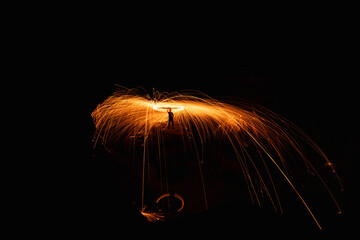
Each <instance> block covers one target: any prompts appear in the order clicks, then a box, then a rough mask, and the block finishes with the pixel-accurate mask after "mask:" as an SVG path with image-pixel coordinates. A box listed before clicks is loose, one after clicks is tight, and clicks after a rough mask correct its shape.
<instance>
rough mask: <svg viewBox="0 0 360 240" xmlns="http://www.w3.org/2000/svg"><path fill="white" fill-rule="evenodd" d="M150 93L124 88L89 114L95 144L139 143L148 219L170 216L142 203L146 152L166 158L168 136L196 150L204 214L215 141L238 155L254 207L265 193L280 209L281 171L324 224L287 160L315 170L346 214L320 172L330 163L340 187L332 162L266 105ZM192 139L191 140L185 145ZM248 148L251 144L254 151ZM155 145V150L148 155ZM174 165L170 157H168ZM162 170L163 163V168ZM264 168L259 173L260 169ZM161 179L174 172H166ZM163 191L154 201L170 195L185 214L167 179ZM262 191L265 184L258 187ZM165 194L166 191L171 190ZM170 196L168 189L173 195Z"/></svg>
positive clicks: (191, 94) (194, 94) (196, 94)
mask: <svg viewBox="0 0 360 240" xmlns="http://www.w3.org/2000/svg"><path fill="white" fill-rule="evenodd" d="M152 95H153V96H150V95H149V94H146V92H145V93H144V90H142V89H140V88H137V89H127V88H124V87H121V88H120V89H119V90H118V91H117V92H115V93H114V94H112V95H111V96H109V97H108V98H107V99H106V100H105V101H103V102H102V103H100V104H99V105H98V106H97V107H96V109H95V110H94V111H93V113H92V118H93V120H94V124H95V127H96V132H95V136H94V142H95V144H97V143H99V142H101V143H102V144H103V145H104V146H113V145H114V144H123V145H131V144H135V139H141V142H142V144H141V146H142V163H141V164H142V184H141V190H140V189H139V191H141V198H142V199H141V212H142V214H143V215H144V216H145V217H146V218H147V220H149V221H157V220H164V219H166V215H165V214H164V212H161V211H150V210H147V209H146V204H145V196H144V195H145V192H146V191H145V186H146V179H147V178H146V176H145V175H146V171H145V168H146V164H148V161H147V159H148V155H149V154H154V153H155V154H158V155H159V158H160V156H161V158H162V161H166V158H165V156H164V154H163V151H164V150H163V148H165V145H164V144H161V141H164V137H163V134H164V132H174V133H176V134H178V135H180V136H181V138H182V139H184V141H188V142H190V144H191V145H192V148H191V149H192V151H193V152H194V155H195V156H196V161H197V162H198V169H199V174H200V177H201V180H202V190H201V191H202V196H203V201H204V204H205V207H206V209H207V208H208V199H207V197H208V196H207V190H206V187H205V183H204V169H203V166H202V165H203V163H204V162H206V161H207V158H206V156H207V155H206V151H207V149H208V148H206V147H205V145H211V144H212V143H213V142H217V143H218V144H216V145H214V146H213V147H214V148H221V144H223V143H224V144H225V143H227V144H228V145H229V146H230V149H231V151H232V152H233V156H234V161H236V162H237V163H238V164H239V166H240V169H241V172H242V175H243V176H242V177H243V179H244V181H245V182H246V185H247V188H248V192H249V195H250V198H251V200H252V201H253V203H258V204H259V205H260V200H259V198H260V197H259V195H260V192H265V193H266V196H268V198H269V200H270V201H271V204H272V206H273V207H274V209H275V210H279V211H280V212H282V206H281V203H280V199H279V195H278V193H277V188H276V184H275V183H274V182H275V181H273V177H272V175H273V172H272V171H275V172H277V174H279V175H280V176H281V179H282V180H283V181H284V182H286V184H288V186H290V188H291V189H292V191H293V192H294V193H295V194H296V195H297V197H298V198H299V199H300V200H301V202H302V204H303V206H304V207H305V208H306V209H307V211H308V212H309V214H310V215H311V217H312V218H313V220H314V221H315V223H316V224H317V226H318V227H319V228H320V229H321V226H320V224H319V222H318V220H317V218H316V217H315V215H314V214H313V212H312V210H311V209H310V207H309V206H308V203H307V202H306V201H305V199H304V198H303V196H302V195H301V194H300V192H299V191H298V189H297V188H296V187H295V186H294V184H293V181H292V180H291V176H290V171H289V164H288V161H289V160H288V158H289V155H291V159H292V161H294V159H295V161H297V162H299V163H300V164H301V165H302V166H304V169H306V170H307V171H309V172H311V173H312V174H313V175H314V176H316V178H317V179H318V180H319V181H320V182H321V184H322V186H323V187H324V188H325V189H326V191H327V192H328V194H329V197H330V198H331V200H332V201H333V202H334V205H335V206H336V208H337V209H338V213H341V209H340V207H339V205H338V203H337V201H336V200H335V198H334V196H333V193H332V192H331V190H330V188H329V187H328V184H327V183H326V182H325V180H324V179H323V177H322V176H320V174H319V173H318V170H317V169H316V168H317V167H316V166H318V165H319V164H318V162H321V165H322V166H325V165H326V166H328V167H329V168H330V169H331V172H332V174H333V175H334V176H335V178H336V179H337V181H338V183H339V186H340V188H341V189H342V185H341V182H340V180H339V177H338V175H337V173H336V172H335V169H334V165H333V164H332V163H331V162H330V161H329V160H328V158H327V157H326V155H325V154H324V153H323V151H322V150H321V149H320V148H319V147H318V146H317V145H316V144H315V143H314V142H313V141H312V140H311V139H310V138H309V137H308V136H307V135H306V134H305V133H304V132H303V131H302V130H300V129H299V128H298V127H296V126H295V125H294V124H292V123H290V122H289V121H287V120H285V119H284V118H282V117H280V116H278V115H276V114H275V113H273V112H271V111H270V110H267V109H265V108H263V107H261V106H254V105H251V104H237V105H233V104H229V103H225V102H221V101H218V100H215V99H213V98H211V97H209V96H207V95H206V94H204V93H200V92H196V91H191V92H172V93H166V92H165V93H159V92H155V91H154V92H153V94H152ZM185 139H187V140H185ZM249 145H251V146H252V148H251V150H249ZM304 145H306V146H307V147H309V148H311V149H312V150H313V151H314V152H315V153H316V154H317V156H318V157H317V161H318V162H317V163H314V162H313V161H311V160H310V159H309V158H308V157H307V156H306V154H305V153H304V151H303V146H304ZM151 148H153V149H152V150H151ZM168 161H169V160H168ZM162 166H164V165H163V164H160V165H159V167H160V168H161V167H162ZM260 169H262V170H260ZM164 175H169V174H168V173H166V172H165V174H164ZM165 185H167V186H165V187H163V186H162V193H163V194H162V195H161V196H159V198H158V199H157V201H156V203H158V202H164V201H166V200H165V199H167V200H168V201H167V202H170V201H169V199H170V198H171V199H172V200H171V201H172V202H173V205H174V203H175V202H177V203H178V204H177V205H176V204H175V205H176V206H177V207H175V208H176V209H175V210H174V211H175V212H179V211H181V209H182V208H183V207H184V205H186V204H187V202H186V200H184V199H183V198H182V197H181V196H180V195H178V194H176V193H174V192H172V193H169V192H168V191H167V190H169V187H168V182H167V181H166V182H165ZM259 186H260V187H259ZM166 189H167V190H166ZM170 192H171V191H170Z"/></svg>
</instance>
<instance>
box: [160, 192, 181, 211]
mask: <svg viewBox="0 0 360 240" xmlns="http://www.w3.org/2000/svg"><path fill="white" fill-rule="evenodd" d="M170 196H172V197H175V198H177V199H179V200H180V201H181V207H180V208H179V209H178V210H177V212H180V211H181V210H182V209H183V208H184V199H183V198H182V197H181V196H180V195H179V194H176V193H175V194H174V195H170V193H165V194H163V195H161V196H160V197H159V198H158V200H156V203H158V202H159V201H160V200H161V199H163V198H165V197H170Z"/></svg>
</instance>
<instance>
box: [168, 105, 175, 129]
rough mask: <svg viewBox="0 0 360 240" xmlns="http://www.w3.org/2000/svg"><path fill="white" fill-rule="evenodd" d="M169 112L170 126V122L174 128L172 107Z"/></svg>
mask: <svg viewBox="0 0 360 240" xmlns="http://www.w3.org/2000/svg"><path fill="white" fill-rule="evenodd" d="M168 114H169V123H168V128H170V123H171V124H172V128H174V113H172V112H171V108H169V109H168Z"/></svg>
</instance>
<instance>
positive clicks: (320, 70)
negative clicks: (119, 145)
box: [44, 21, 358, 236]
mask: <svg viewBox="0 0 360 240" xmlns="http://www.w3.org/2000/svg"><path fill="white" fill-rule="evenodd" d="M126 26H127V27H126ZM156 26H157V25H156V24H155V25H154V24H150V23H148V24H147V23H146V22H142V23H141V24H135V25H134V26H132V27H129V26H128V25H126V24H125V25H121V26H119V27H118V28H117V29H112V28H106V27H104V25H98V24H96V22H94V23H91V24H88V25H86V26H85V25H82V24H81V21H80V22H79V21H78V22H77V23H76V24H75V25H74V26H71V28H69V29H66V30H65V32H66V34H58V32H57V31H54V34H52V35H50V36H49V38H50V39H56V40H55V41H50V42H51V44H49V48H48V49H49V52H47V53H46V54H45V55H44V60H45V61H47V60H49V62H48V63H47V64H45V66H46V67H47V70H46V73H47V77H50V78H52V79H55V81H56V82H55V83H56V84H55V85H56V88H57V89H59V90H60V91H59V92H60V94H59V96H56V98H57V100H60V105H61V108H60V109H61V113H59V114H58V117H59V118H65V119H66V122H67V124H66V130H67V131H66V135H67V136H65V139H66V140H61V143H60V144H59V146H60V147H59V149H57V150H55V151H59V152H61V151H63V150H64V149H70V151H66V153H65V156H63V159H62V160H61V163H59V165H61V169H64V171H65V172H66V174H60V176H59V177H58V178H57V182H58V184H57V185H56V187H51V188H53V189H55V193H54V194H55V195H54V199H55V204H54V205H55V206H56V207H55V206H52V207H54V208H56V209H57V210H54V212H53V213H51V214H50V215H52V216H51V218H55V219H56V221H55V222H56V224H55V225H57V226H60V229H71V230H76V231H79V232H81V233H91V232H92V231H100V232H101V231H113V232H117V233H118V234H120V233H123V232H124V231H125V230H127V229H129V228H131V227H133V226H136V227H138V228H139V229H142V230H141V231H140V230H139V231H140V232H146V231H150V232H152V231H154V232H157V233H159V232H162V231H165V229H170V230H171V231H170V232H172V233H171V234H174V233H175V232H182V233H184V232H185V233H190V232H191V231H194V230H195V231H198V232H199V233H200V234H201V233H210V234H211V233H215V232H216V233H221V232H222V233H226V232H228V233H234V232H253V233H254V231H255V232H257V233H261V230H265V231H273V232H278V231H280V232H281V231H284V230H286V229H291V230H294V231H301V232H317V231H318V230H317V229H316V226H315V224H314V223H313V222H312V220H311V218H310V217H309V215H308V214H307V213H306V211H305V209H302V210H304V211H301V209H300V210H298V208H299V205H300V204H293V205H291V204H290V205H289V209H290V210H289V212H294V215H291V214H285V215H284V216H281V215H278V214H275V213H273V212H272V211H271V209H270V210H269V209H266V208H265V209H261V208H257V207H253V206H252V205H249V206H242V207H241V208H236V207H234V206H235V205H236V204H237V203H231V204H228V205H223V206H219V207H217V208H215V209H210V210H209V211H208V212H205V213H202V214H197V215H194V216H188V217H185V218H183V219H180V220H175V221H171V222H167V223H160V224H148V223H146V222H145V221H144V219H143V217H142V216H141V215H140V214H139V212H138V210H137V209H135V208H134V206H133V205H132V203H131V199H129V197H128V196H127V193H126V192H122V191H121V188H120V187H119V186H120V185H121V184H122V183H117V182H116V181H115V180H116V176H115V175H114V171H113V170H112V165H111V162H110V161H109V160H107V159H105V158H101V157H100V158H99V157H93V153H94V152H93V146H92V142H91V140H92V137H93V134H94V126H93V123H92V119H91V116H90V114H91V112H92V111H93V110H94V109H95V107H96V106H97V104H99V103H100V102H101V101H103V100H104V99H106V97H108V96H109V95H110V94H111V93H113V92H114V91H115V90H116V87H115V86H114V84H119V85H122V86H125V87H128V88H133V87H138V86H142V87H144V88H145V89H146V90H147V91H148V92H149V93H151V92H152V89H153V88H155V89H156V90H158V91H177V90H184V89H195V90H199V91H202V92H204V93H207V94H208V95H210V96H211V97H214V98H216V99H229V98H231V99H245V100H250V101H253V102H255V103H258V104H260V105H263V106H265V107H267V108H269V109H270V110H272V111H274V112H276V113H278V114H280V115H282V116H283V117H285V118H287V119H288V120H290V121H291V122H293V123H295V124H296V125H297V126H299V127H300V128H301V129H302V130H304V132H306V133H307V134H308V135H309V136H310V137H311V138H312V139H313V140H314V141H315V142H316V143H317V144H318V145H319V146H320V148H321V149H323V150H324V152H325V153H326V154H327V156H328V157H329V159H330V161H332V162H334V164H335V166H336V169H337V171H338V174H339V175H340V178H341V180H342V182H343V184H344V188H345V191H344V192H342V193H339V192H338V193H337V194H336V195H337V196H338V197H339V202H340V205H341V207H342V208H343V214H342V215H336V211H335V210H334V209H332V212H327V210H326V208H327V207H328V206H327V205H325V206H323V208H324V210H323V209H320V212H322V214H324V215H323V216H322V217H320V218H321V222H320V223H321V224H322V225H323V227H324V228H325V229H326V230H325V231H330V232H331V231H339V232H341V231H347V230H348V229H349V228H350V227H349V224H350V220H349V219H350V216H352V214H353V204H352V202H353V199H352V196H353V194H352V193H353V192H354V189H353V182H354V171H355V170H354V169H355V168H354V165H355V158H356V157H357V156H358V149H357V143H356V142H357V140H356V138H355V133H356V131H357V129H356V128H355V126H356V123H357V112H356V110H357V107H356V102H355V98H356V94H357V90H356V88H357V85H356V84H357V83H356V82H354V81H353V79H355V78H356V76H357V75H356V74H355V75H354V64H353V63H352V61H351V59H350V58H349V51H351V49H349V48H348V46H346V44H345V43H344V41H340V40H341V39H343V38H346V33H344V32H343V30H342V29H341V28H336V29H333V28H330V27H329V29H327V28H325V29H324V28H323V30H322V31H320V32H319V31H318V28H317V27H316V26H313V25H312V24H310V25H307V27H305V28H304V27H301V26H300V25H297V24H296V26H294V25H291V28H290V27H289V26H285V27H284V28H279V29H274V28H272V27H271V26H268V27H265V28H261V29H259V28H257V27H254V28H252V27H249V26H248V29H247V30H246V31H242V29H243V28H239V27H234V28H230V29H226V30H225V29H223V28H222V27H218V28H217V29H216V31H215V30H214V29H213V28H211V27H210V28H206V29H204V28H202V27H201V26H192V28H185V29H184V28H180V26H181V24H176V26H175V25H172V24H169V25H163V26H161V27H156ZM249 28H250V29H249ZM218 30H220V31H218ZM63 31H64V30H63ZM335 33H336V34H335ZM334 34H335V35H336V37H334ZM49 56H51V57H49ZM53 59H54V60H53ZM69 114H70V115H71V117H69ZM52 127H53V128H58V130H59V132H61V131H62V130H63V127H57V126H52ZM75 152H76V153H75ZM53 154H54V153H53ZM50 174H51V173H50ZM314 201H315V205H320V206H321V204H317V203H316V200H314ZM320 208H321V207H320ZM302 212H305V213H302ZM204 226H205V227H204ZM135 234H140V233H135ZM167 234H169V233H167ZM171 234H170V235H169V236H171Z"/></svg>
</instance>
